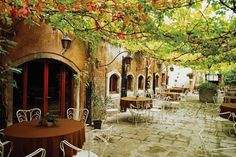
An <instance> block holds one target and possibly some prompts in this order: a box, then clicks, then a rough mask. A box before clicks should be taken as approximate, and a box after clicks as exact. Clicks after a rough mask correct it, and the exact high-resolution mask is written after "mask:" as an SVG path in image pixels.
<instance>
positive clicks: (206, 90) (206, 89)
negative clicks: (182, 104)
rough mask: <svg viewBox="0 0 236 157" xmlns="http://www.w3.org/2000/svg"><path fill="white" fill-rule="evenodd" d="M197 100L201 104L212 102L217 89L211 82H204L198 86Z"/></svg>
mask: <svg viewBox="0 0 236 157" xmlns="http://www.w3.org/2000/svg"><path fill="white" fill-rule="evenodd" d="M198 91H199V100H200V101H201V102H210V103H212V102H213V97H214V96H215V95H217V91H218V87H217V85H216V84H214V83H211V82H204V83H202V84H201V85H199V86H198Z"/></svg>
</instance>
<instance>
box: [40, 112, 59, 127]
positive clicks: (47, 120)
mask: <svg viewBox="0 0 236 157" xmlns="http://www.w3.org/2000/svg"><path fill="white" fill-rule="evenodd" d="M57 121H58V116H57V115H55V114H53V113H51V112H47V113H46V115H44V116H43V117H42V118H41V120H40V121H39V124H40V125H41V126H46V127H50V126H55V125H56V123H57Z"/></svg>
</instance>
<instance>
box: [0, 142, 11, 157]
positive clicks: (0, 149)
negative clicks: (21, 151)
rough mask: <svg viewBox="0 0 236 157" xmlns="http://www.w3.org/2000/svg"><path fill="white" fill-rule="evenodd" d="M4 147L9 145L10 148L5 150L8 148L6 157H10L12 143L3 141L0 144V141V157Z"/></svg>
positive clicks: (2, 155) (2, 154)
mask: <svg viewBox="0 0 236 157" xmlns="http://www.w3.org/2000/svg"><path fill="white" fill-rule="evenodd" d="M6 145H10V146H8V147H7V148H9V149H8V153H7V157H10V155H11V152H12V149H13V142H11V141H4V142H2V141H1V140H0V157H4V154H5V146H6Z"/></svg>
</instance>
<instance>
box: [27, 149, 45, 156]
mask: <svg viewBox="0 0 236 157" xmlns="http://www.w3.org/2000/svg"><path fill="white" fill-rule="evenodd" d="M40 153H41V156H40V157H45V156H46V150H45V149H44V148H38V149H37V150H35V151H33V152H32V153H30V154H28V155H26V156H25V157H34V156H39V155H38V154H40Z"/></svg>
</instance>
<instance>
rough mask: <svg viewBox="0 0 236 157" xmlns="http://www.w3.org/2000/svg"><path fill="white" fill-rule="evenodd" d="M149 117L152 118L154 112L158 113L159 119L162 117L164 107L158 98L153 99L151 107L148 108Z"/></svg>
mask: <svg viewBox="0 0 236 157" xmlns="http://www.w3.org/2000/svg"><path fill="white" fill-rule="evenodd" d="M150 113H151V119H152V121H153V120H154V116H155V115H156V114H158V115H159V120H160V121H161V120H162V119H163V113H164V107H163V105H162V103H161V102H160V101H159V100H156V99H153V103H152V108H150Z"/></svg>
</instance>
